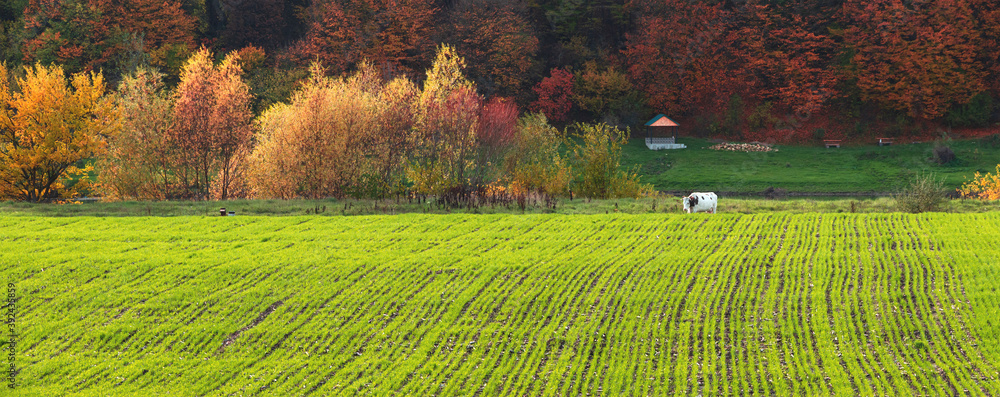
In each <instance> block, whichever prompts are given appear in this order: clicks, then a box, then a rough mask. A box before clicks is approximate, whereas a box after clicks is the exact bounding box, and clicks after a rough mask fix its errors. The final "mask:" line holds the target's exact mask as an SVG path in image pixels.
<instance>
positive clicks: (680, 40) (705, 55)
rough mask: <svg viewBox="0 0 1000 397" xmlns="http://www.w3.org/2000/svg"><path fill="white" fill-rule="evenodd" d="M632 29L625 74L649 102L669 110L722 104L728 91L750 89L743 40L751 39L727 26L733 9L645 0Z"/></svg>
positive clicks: (751, 79)
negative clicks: (741, 43)
mask: <svg viewBox="0 0 1000 397" xmlns="http://www.w3.org/2000/svg"><path fill="white" fill-rule="evenodd" d="M632 6H633V7H635V10H636V11H637V12H638V13H639V15H640V16H639V17H638V19H637V21H636V29H635V31H634V33H631V34H628V35H626V43H625V49H624V50H623V51H622V55H623V58H624V62H625V64H626V73H627V74H628V76H629V79H630V80H631V82H632V83H633V84H634V85H635V87H636V88H637V89H638V90H639V91H640V92H642V93H643V95H644V96H645V99H646V103H647V104H648V105H649V106H650V107H652V108H653V109H655V110H657V111H659V112H665V113H674V114H678V113H688V112H692V111H694V110H696V109H720V108H723V107H725V103H726V102H727V101H728V99H729V98H730V96H732V95H733V94H737V93H741V92H743V93H746V92H752V91H753V90H754V86H755V78H754V76H753V75H751V74H748V71H749V69H748V68H746V67H745V65H746V64H747V63H748V62H751V61H752V60H750V59H746V58H745V52H742V51H739V50H740V46H739V45H737V43H739V42H743V43H748V42H752V41H753V40H750V39H749V38H747V37H744V36H741V35H740V34H739V33H738V32H737V31H736V30H734V29H732V27H731V26H729V23H730V21H731V20H733V18H732V12H731V11H728V10H726V9H724V8H723V4H722V3H717V4H711V3H709V2H701V1H688V0H644V1H635V2H633V4H632Z"/></svg>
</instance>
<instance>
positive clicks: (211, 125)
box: [170, 48, 252, 199]
mask: <svg viewBox="0 0 1000 397" xmlns="http://www.w3.org/2000/svg"><path fill="white" fill-rule="evenodd" d="M241 74H242V71H241V69H240V65H239V59H238V56H235V55H233V54H230V55H229V56H226V58H225V59H224V60H223V61H222V63H221V64H220V65H218V66H216V65H214V64H213V62H212V54H211V52H209V51H208V50H207V49H204V48H202V49H201V50H199V51H198V52H197V53H195V55H194V56H192V57H191V59H189V60H188V62H187V64H185V65H184V69H183V70H182V72H181V82H180V85H179V86H178V87H177V93H176V95H175V98H176V102H175V105H174V128H172V129H171V137H170V138H171V139H172V140H173V141H174V142H175V143H176V144H177V145H178V149H179V150H180V151H181V155H180V159H181V163H182V164H183V165H184V168H186V169H187V170H190V171H192V172H191V173H190V174H189V173H188V172H186V171H182V174H181V182H182V183H183V184H184V185H185V186H186V187H187V188H188V189H189V190H190V191H191V192H192V193H193V194H195V195H196V196H197V197H201V198H207V197H209V193H210V192H211V191H212V189H213V187H214V188H215V189H216V191H217V192H218V193H217V197H218V198H221V199H228V198H230V197H231V196H232V195H231V192H230V190H231V189H230V188H231V187H232V186H233V183H234V180H235V179H236V178H237V177H238V176H239V174H240V172H241V167H240V163H241V161H242V159H241V158H240V156H239V155H240V154H242V153H245V151H246V148H247V146H248V145H249V144H250V138H251V137H252V130H251V128H250V123H251V119H252V114H251V113H250V93H249V88H248V87H247V85H246V84H245V83H244V82H243V79H242V77H241ZM216 174H217V175H216ZM216 184H217V186H216Z"/></svg>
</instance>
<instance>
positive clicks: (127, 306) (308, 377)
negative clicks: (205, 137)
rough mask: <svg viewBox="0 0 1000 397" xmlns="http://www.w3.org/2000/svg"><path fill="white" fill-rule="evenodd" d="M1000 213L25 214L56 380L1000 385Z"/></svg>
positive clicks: (295, 384)
mask: <svg viewBox="0 0 1000 397" xmlns="http://www.w3.org/2000/svg"><path fill="white" fill-rule="evenodd" d="M998 223H1000V216H997V215H992V214H986V215H981V214H963V215H952V214H925V215H916V216H914V215H902V214H873V215H848V214H822V215H818V214H809V215H789V214H765V215H744V216H733V215H716V216H677V215H656V216H638V215H606V216H605V215H598V216H557V215H538V216H485V215H483V216H471V215H449V216H421V215H403V216H384V217H382V216H371V217H345V218H337V217H333V218H296V217H290V218H251V217H236V218H222V219H217V218H197V217H192V218H119V219H113V218H28V217H0V246H2V247H4V248H3V252H2V253H0V269H2V271H3V273H4V274H6V275H9V278H11V279H13V280H14V283H15V284H16V286H17V290H18V294H19V296H20V297H21V301H20V303H21V304H20V308H19V310H21V313H20V314H19V327H20V328H19V334H20V335H21V339H20V340H19V341H18V345H17V346H18V349H19V351H18V355H17V357H18V364H19V365H20V366H21V367H22V372H21V373H20V374H19V378H18V382H19V387H20V388H23V389H24V390H26V391H28V392H35V393H36V394H49V393H51V392H57V391H58V392H62V391H72V392H78V393H81V394H106V391H107V390H116V391H118V393H116V394H128V393H130V392H133V391H137V390H148V391H153V392H156V391H164V392H165V391H172V392H177V393H180V394H198V395H202V394H226V395H240V394H256V393H258V392H260V391H268V392H273V393H274V394H276V395H343V394H376V395H388V394H399V395H511V396H515V395H544V396H557V395H579V394H602V395H619V394H635V395H706V394H712V395H716V394H741V395H742V394H750V393H754V394H777V395H805V394H808V395H815V394H837V395H840V394H863V395H868V394H879V395H883V394H887V395H942V394H947V395H955V394H972V395H981V394H985V395H996V394H998V393H1000V387H998V386H997V384H998V382H997V378H998V372H997V371H998V365H997V364H996V363H997V362H1000V348H998V346H1000V343H998V342H1000V330H998V329H1000V324H997V320H996V319H997V318H1000V316H997V314H1000V313H998V307H997V304H996V302H997V301H998V300H1000V299H998V298H1000V296H998V293H997V291H996V286H997V283H996V282H995V280H996V279H997V277H998V276H1000V266H998V265H997V263H1000V262H998V261H1000V231H997V229H996V228H995V225H996V224H998Z"/></svg>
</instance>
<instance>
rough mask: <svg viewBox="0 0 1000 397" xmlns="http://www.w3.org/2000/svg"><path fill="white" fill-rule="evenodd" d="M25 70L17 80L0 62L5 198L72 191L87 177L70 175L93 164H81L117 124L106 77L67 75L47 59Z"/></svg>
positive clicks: (0, 163)
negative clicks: (70, 183) (70, 182)
mask: <svg viewBox="0 0 1000 397" xmlns="http://www.w3.org/2000/svg"><path fill="white" fill-rule="evenodd" d="M24 72H25V74H24V77H23V78H17V79H13V80H15V81H13V83H14V84H11V83H12V81H11V80H12V79H11V78H10V73H9V71H8V69H7V66H6V65H4V64H0V198H8V199H19V200H28V201H41V200H43V199H48V198H57V197H60V196H61V197H66V196H71V195H73V194H74V191H75V189H76V188H80V187H81V186H83V185H85V183H76V184H74V185H73V186H69V187H67V182H68V180H69V179H70V178H71V177H72V176H73V175H76V174H82V173H84V172H86V171H89V168H90V167H89V166H88V167H84V168H79V167H77V164H78V163H79V162H80V161H81V160H84V159H89V158H92V157H94V156H95V155H96V154H98V153H99V152H100V151H101V150H102V149H103V148H104V140H103V139H102V136H103V135H105V134H106V133H108V132H109V131H111V129H113V128H114V123H111V122H109V120H113V119H114V117H112V116H113V114H112V113H113V107H112V106H110V105H109V103H108V101H106V100H104V98H103V96H104V92H105V85H104V79H103V78H102V77H101V75H99V74H94V73H86V74H84V73H79V74H75V75H73V76H72V78H71V79H70V81H67V79H66V75H65V73H64V72H63V69H62V67H60V66H43V65H41V64H37V65H35V66H33V67H25V68H24ZM83 180H84V181H85V180H86V179H83Z"/></svg>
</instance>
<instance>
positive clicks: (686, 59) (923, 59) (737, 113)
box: [0, 0, 1000, 139]
mask: <svg viewBox="0 0 1000 397" xmlns="http://www.w3.org/2000/svg"><path fill="white" fill-rule="evenodd" d="M0 20H2V32H0V42H2V43H3V45H2V47H0V57H2V58H3V59H5V60H6V61H7V63H8V66H10V65H17V64H33V63H35V62H41V63H42V64H59V65H62V66H63V67H64V69H65V71H66V72H68V73H74V72H79V71H90V70H100V71H102V72H103V73H104V75H105V78H106V80H107V81H109V82H110V83H111V84H112V85H113V84H116V83H117V82H119V81H121V76H123V75H126V74H128V73H130V72H132V71H133V70H135V69H136V68H137V67H138V66H140V65H150V66H153V67H156V68H158V69H160V71H161V72H163V73H165V81H166V82H167V84H176V83H177V81H178V76H179V73H180V68H181V66H182V65H183V63H184V61H185V60H186V59H188V57H189V56H190V55H191V54H193V53H194V52H195V51H197V49H198V48H199V47H201V46H204V47H207V48H209V49H211V50H213V51H214V53H216V54H225V53H227V52H229V51H236V50H240V49H245V48H247V47H253V48H258V49H260V50H261V52H260V53H259V54H261V56H260V57H259V58H255V59H253V62H250V63H251V65H247V66H249V67H248V69H249V70H248V71H247V72H248V74H247V79H248V84H249V85H250V87H251V89H252V93H253V97H254V98H253V110H254V112H255V113H260V112H262V111H263V110H264V109H266V108H267V107H268V106H269V105H270V104H273V103H275V102H278V101H285V100H287V99H288V98H289V97H290V93H291V91H292V90H293V89H294V86H295V82H297V81H299V80H301V78H303V77H304V76H305V75H306V74H307V69H308V66H309V64H310V62H311V61H313V60H319V61H320V62H321V63H322V64H323V66H325V67H326V72H327V73H328V74H331V75H338V74H342V73H347V72H351V71H353V70H355V69H356V68H357V65H358V64H359V63H360V62H361V61H363V60H367V61H369V62H371V63H372V64H373V65H375V66H376V67H377V68H378V69H379V71H380V72H381V73H382V74H383V75H384V77H387V78H388V77H391V76H399V75H406V76H408V77H410V78H412V79H414V80H415V81H418V82H419V81H422V80H423V79H424V78H425V75H424V73H425V71H426V70H427V68H428V67H429V66H430V64H431V61H432V60H433V58H434V53H435V49H436V47H437V45H438V44H440V43H448V44H451V45H454V46H455V47H456V50H457V51H458V53H459V55H461V56H462V57H464V58H465V59H466V62H467V65H468V66H467V74H468V76H469V78H470V79H471V80H472V81H473V82H474V83H475V84H476V87H477V88H478V90H479V93H480V94H482V95H484V96H485V97H486V98H491V97H493V96H501V97H507V98H512V99H514V100H515V101H516V103H517V104H518V105H519V106H520V107H521V108H524V109H531V110H540V111H544V112H545V113H546V114H547V115H548V116H549V118H550V119H552V120H556V121H562V120H567V119H573V120H594V119H603V120H605V121H612V122H616V123H621V124H624V125H634V124H636V123H637V122H638V121H645V119H646V118H647V117H648V116H650V115H651V114H656V113H666V114H669V115H671V116H672V117H675V118H681V119H685V120H688V122H687V123H685V127H686V130H690V131H695V130H697V131H695V132H700V133H706V134H715V135H740V134H744V135H748V136H747V137H748V138H755V137H759V136H755V133H757V134H760V133H763V134H767V133H774V132H773V131H769V130H774V128H773V127H774V126H775V125H778V126H779V127H780V126H783V125H784V126H786V127H787V126H789V125H791V126H798V125H799V124H809V123H810V122H818V123H820V127H822V128H825V129H829V130H830V131H828V133H829V134H843V135H846V136H847V137H850V136H851V135H855V134H864V133H866V132H868V131H869V130H873V129H876V130H880V131H879V132H880V133H885V134H895V135H900V136H906V135H913V134H920V133H924V132H927V130H928V129H930V127H928V126H945V127H984V126H987V125H990V124H991V122H992V121H995V120H994V114H993V110H994V105H993V103H994V98H998V95H1000V83H998V81H1000V78H998V77H1000V76H998V73H1000V62H998V52H997V51H996V48H998V44H1000V43H998V40H1000V4H998V2H997V1H995V0H935V1H929V0H875V1H869V0H864V1H862V0H846V1H838V0H798V1H796V0H743V1H740V0H725V1H714V0H709V1H690V0H593V1H584V0H433V1H428V0H7V1H5V2H3V5H0ZM220 58H221V55H220ZM819 114H822V115H825V117H816V115H819ZM824 123H834V124H833V125H830V126H828V125H824ZM800 129H802V128H800ZM804 130H808V131H805V132H808V133H809V134H812V133H814V132H815V133H819V134H822V132H823V131H813V129H811V128H804ZM785 133H786V134H787V133H788V132H787V131H785ZM809 134H807V135H803V136H799V137H788V136H771V138H772V139H787V138H810V137H811V136H810V135H809ZM762 138H767V137H762Z"/></svg>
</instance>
